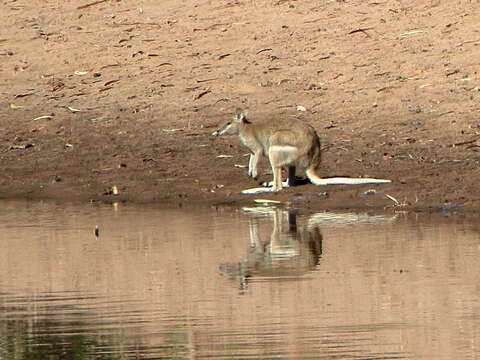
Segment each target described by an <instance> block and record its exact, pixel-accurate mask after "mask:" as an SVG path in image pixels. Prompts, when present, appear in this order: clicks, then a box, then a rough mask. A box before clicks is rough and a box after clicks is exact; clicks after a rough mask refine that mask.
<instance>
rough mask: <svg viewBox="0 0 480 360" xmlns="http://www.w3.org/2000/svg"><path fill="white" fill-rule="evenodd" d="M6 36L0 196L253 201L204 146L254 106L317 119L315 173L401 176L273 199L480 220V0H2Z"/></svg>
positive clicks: (212, 148)
mask: <svg viewBox="0 0 480 360" xmlns="http://www.w3.org/2000/svg"><path fill="white" fill-rule="evenodd" d="M0 23H1V25H0V26H1V31H0V93H1V98H0V127H1V129H2V131H1V133H0V149H1V150H0V161H1V166H2V171H1V173H0V197H2V198H15V197H20V198H31V199H46V198H53V199H64V200H74V201H87V200H98V201H118V200H126V201H137V202H178V201H180V202H184V201H206V202H210V203H222V202H251V200H252V197H251V196H244V195H240V194H239V191H240V190H241V189H245V188H249V187H255V186H257V184H256V182H255V181H254V180H252V179H249V178H248V177H247V176H246V169H245V168H240V167H235V166H234V165H235V164H243V165H245V164H246V163H247V158H246V157H244V154H245V153H246V151H245V149H243V148H242V147H241V146H240V144H239V142H238V139H236V138H234V137H223V138H216V137H213V136H211V135H210V134H211V132H212V131H213V130H214V128H215V126H216V124H217V123H218V122H220V121H221V120H223V119H225V118H227V117H230V116H231V115H232V113H233V111H234V109H235V108H236V107H243V108H246V109H248V111H249V116H250V117H251V118H252V120H253V121H255V119H265V118H273V117H279V116H294V117H298V118H300V119H303V120H305V121H307V122H309V123H311V124H312V125H313V126H314V127H315V128H316V129H317V131H318V133H319V135H320V137H321V139H322V142H323V147H324V149H325V150H324V156H323V169H322V172H321V176H334V175H349V176H365V175H369V176H374V177H383V178H389V179H392V180H393V182H392V183H391V184H387V185H376V186H358V187H352V186H350V187H348V186H329V187H324V188H323V187H322V188H320V187H316V186H314V185H311V184H307V185H302V186H298V187H295V188H291V189H286V190H285V191H283V192H282V193H281V194H270V195H264V196H261V197H262V198H272V199H276V200H296V201H299V203H300V204H301V205H302V206H311V207H318V208H346V207H379V206H386V205H392V204H393V201H391V200H388V199H386V198H385V194H389V195H391V196H393V197H395V198H396V199H398V200H399V201H400V202H402V203H403V202H405V204H409V208H410V207H411V208H419V209H428V208H429V207H432V206H445V205H447V206H448V205H451V204H453V205H455V204H459V203H461V204H462V205H463V208H465V209H472V210H478V209H480V194H479V187H478V183H477V181H478V178H479V171H480V169H479V160H480V156H479V149H480V140H479V139H480V120H479V118H478V110H479V101H478V100H479V98H480V92H479V90H480V74H479V67H478V66H479V64H480V32H479V30H478V24H479V23H480V13H479V12H478V3H477V2H476V1H473V2H472V1H457V2H447V1H443V2H441V1H431V0H429V1H416V2H408V1H394V0H383V1H373V0H371V1H361V0H351V1H348V0H346V1H332V0H330V1H327V0H324V1H313V0H305V1H293V0H277V1H264V0H245V1H243V0H230V1H198V0H186V1H175V0H163V1H154V0H143V1H133V0H107V1H101V0H100V1H95V0H82V1H80V0H78V1H72V0H64V1H59V0H44V1H41V2H38V1H27V0H6V1H4V2H3V3H2V5H1V11H0ZM298 106H302V107H304V108H305V110H306V111H299V110H298ZM77 110H79V111H77ZM222 154H224V155H232V156H233V157H229V158H218V155H222ZM263 164H264V166H263V168H264V169H265V172H264V175H262V177H261V179H260V180H263V181H264V180H269V179H270V178H271V175H270V174H268V172H269V169H268V166H267V163H266V162H264V163H263ZM112 186H116V187H117V189H118V192H119V194H118V195H113V194H111V189H112ZM369 189H375V190H376V191H377V192H376V194H374V195H368V196H363V195H362V194H363V193H364V192H365V191H366V190H369ZM319 192H327V193H328V196H327V197H325V196H319V195H318V193H319ZM256 197H259V196H256Z"/></svg>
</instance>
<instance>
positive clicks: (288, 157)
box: [268, 145, 298, 191]
mask: <svg viewBox="0 0 480 360" xmlns="http://www.w3.org/2000/svg"><path fill="white" fill-rule="evenodd" d="M297 153H298V151H297V148H296V147H295V146H288V145H272V146H270V149H269V152H268V158H269V160H270V165H271V166H272V171H273V191H280V190H282V187H283V185H284V184H283V183H282V167H284V166H288V170H289V171H288V181H287V183H290V182H293V183H295V180H294V178H295V166H293V165H291V164H292V163H294V162H295V160H296V158H297ZM292 177H293V179H292Z"/></svg>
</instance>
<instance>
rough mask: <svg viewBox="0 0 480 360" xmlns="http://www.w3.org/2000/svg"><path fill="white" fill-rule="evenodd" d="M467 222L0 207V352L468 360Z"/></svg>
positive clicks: (472, 241) (470, 286)
mask: <svg viewBox="0 0 480 360" xmlns="http://www.w3.org/2000/svg"><path fill="white" fill-rule="evenodd" d="M95 226H98V229H99V233H98V235H99V236H98V237H97V236H95V231H94V229H95ZM478 230H479V228H478V227H476V226H475V225H474V224H471V223H469V222H467V221H466V220H465V219H464V218H462V217H461V216H432V215H421V216H420V215H416V216H415V217H413V216H406V215H401V214H400V215H394V214H391V213H390V214H365V213H363V214H354V213H329V212H321V213H317V214H310V213H306V212H304V211H294V210H290V211H288V210H285V209H274V208H269V207H251V208H243V209H238V208H206V207H203V208H193V207H192V208H161V207H155V206H132V205H128V206H124V205H116V206H106V205H102V206H98V205H87V206H78V205H75V206H74V205H65V204H62V205H55V204H53V203H29V202H3V203H2V206H1V207H0V358H1V359H45V358H49V359H68V358H96V359H98V358H101V359H122V358H134V359H160V358H164V359H200V358H209V359H210V358H222V359H247V358H248V359H267V358H268V359H272V358H275V359H307V358H308V359H401V358H411V359H453V358H455V359H473V358H476V357H477V356H478V355H479V354H478V353H479V351H478V347H479V340H478V339H479V337H478V331H479V330H478V329H479V328H480V303H479V295H480V288H479V287H478V283H479V281H478V280H479V275H478V274H480V271H479V270H480V269H479V268H480V265H479V264H478V261H477V258H478V255H479V253H480V247H479V239H480V236H479V231H478Z"/></svg>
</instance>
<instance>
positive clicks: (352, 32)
mask: <svg viewBox="0 0 480 360" xmlns="http://www.w3.org/2000/svg"><path fill="white" fill-rule="evenodd" d="M371 29H373V28H371V27H369V28H359V29H355V30H352V31H350V32H349V33H348V35H351V34H355V33H357V32H362V33H364V34H365V35H366V36H367V37H371V36H370V34H369V33H367V30H371Z"/></svg>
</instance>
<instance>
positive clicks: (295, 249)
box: [220, 208, 322, 290]
mask: <svg viewBox="0 0 480 360" xmlns="http://www.w3.org/2000/svg"><path fill="white" fill-rule="evenodd" d="M244 210H245V211H247V212H249V213H251V214H252V215H253V216H252V218H250V220H249V230H250V247H249V249H248V251H247V255H246V256H245V257H244V258H243V259H242V260H241V261H239V262H235V263H226V264H221V265H220V273H221V274H222V275H223V276H226V277H228V278H229V279H231V280H234V281H236V282H237V283H238V286H239V288H240V289H241V290H244V289H246V287H247V285H248V282H249V279H250V278H252V277H254V278H256V279H257V280H261V279H262V278H267V279H269V280H270V281H271V280H276V279H278V280H288V279H298V278H299V277H300V276H302V275H305V274H306V273H308V272H309V271H312V270H314V269H315V267H316V266H317V265H318V263H319V261H320V257H321V255H322V235H321V233H320V229H319V227H318V226H317V225H309V226H303V227H301V228H300V229H299V228H298V224H297V214H296V212H295V210H285V209H280V208H244ZM255 215H257V216H255ZM258 215H260V216H265V215H266V216H268V217H271V218H272V219H273V228H272V230H271V233H270V236H268V235H267V236H262V235H261V229H260V228H259V227H260V226H259V220H260V219H259V217H258Z"/></svg>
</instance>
